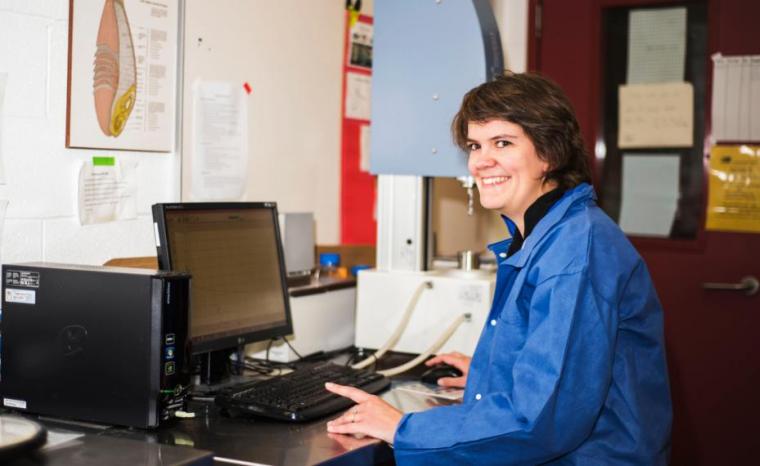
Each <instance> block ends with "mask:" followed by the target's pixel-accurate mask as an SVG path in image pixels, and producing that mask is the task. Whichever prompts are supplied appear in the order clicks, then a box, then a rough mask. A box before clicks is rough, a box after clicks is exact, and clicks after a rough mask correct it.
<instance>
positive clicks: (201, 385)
mask: <svg viewBox="0 0 760 466" xmlns="http://www.w3.org/2000/svg"><path fill="white" fill-rule="evenodd" d="M234 352H235V350H234V349H225V350H218V351H210V352H208V353H204V354H201V355H200V356H199V357H200V358H201V373H200V379H199V381H198V382H197V383H195V385H194V386H193V395H195V396H199V397H212V396H215V395H216V394H217V393H219V392H220V391H221V390H223V389H225V388H227V387H230V386H234V385H239V384H241V383H245V382H252V381H254V380H256V377H255V376H245V375H236V374H233V373H232V372H231V371H230V355H231V354H232V353H234Z"/></svg>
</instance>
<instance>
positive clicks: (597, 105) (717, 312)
mask: <svg viewBox="0 0 760 466" xmlns="http://www.w3.org/2000/svg"><path fill="white" fill-rule="evenodd" d="M663 4H665V5H687V6H688V5H692V6H694V5H696V6H697V7H698V8H702V10H703V13H704V14H703V18H704V28H702V29H700V27H697V28H695V30H694V31H691V32H690V34H691V33H694V34H706V38H705V42H704V43H705V47H706V50H705V52H706V53H705V54H704V55H705V58H704V61H705V62H704V63H703V64H702V65H703V67H702V68H703V70H704V76H701V78H700V77H699V76H697V77H696V80H697V81H699V80H700V79H702V81H703V85H702V87H703V94H702V95H701V97H700V99H701V100H700V102H701V104H702V105H703V109H702V114H701V115H699V116H698V117H699V118H700V119H701V120H703V121H702V123H703V125H704V126H703V134H704V135H707V136H709V126H710V125H709V115H710V109H709V103H710V85H711V77H710V75H711V73H712V65H711V63H710V59H709V56H710V54H712V53H716V52H720V53H722V54H723V55H732V54H760V35H758V33H757V31H758V20H760V1H756V0H708V1H703V2H690V3H688V2H670V1H647V0H573V1H567V0H542V1H541V0H531V1H530V6H531V8H530V12H531V16H530V18H531V28H530V29H531V40H530V42H529V43H530V50H529V67H530V68H531V69H532V70H537V71H540V72H542V73H543V74H545V75H547V76H549V77H551V78H552V79H554V80H556V81H557V82H559V84H560V85H561V86H562V87H563V88H564V89H565V90H566V91H567V93H568V94H569V96H570V98H571V100H572V101H573V104H574V105H575V107H576V111H577V113H578V117H579V120H580V124H581V127H582V128H583V134H584V137H585V139H586V143H587V146H588V148H589V151H590V154H592V159H593V160H592V162H593V163H594V171H595V175H596V183H595V184H596V186H597V190H598V191H601V192H600V194H601V196H602V198H603V199H602V203H603V204H604V202H605V201H604V196H605V195H610V196H611V194H610V193H613V192H614V191H615V189H614V186H612V185H611V183H613V184H614V183H615V182H617V183H619V176H618V178H617V179H616V178H615V174H614V170H609V169H605V162H606V161H608V159H609V156H610V153H609V151H606V152H605V151H604V150H601V151H600V150H599V147H600V144H601V143H603V142H604V129H605V121H604V119H605V118H606V117H605V102H604V99H605V98H606V97H605V96H606V95H609V94H605V92H604V89H605V87H604V86H605V79H607V78H608V76H609V75H608V73H607V70H606V69H605V67H606V66H610V64H609V61H610V60H609V55H606V53H607V51H608V47H609V44H607V43H605V39H606V38H607V37H608V35H607V31H606V29H605V28H606V26H605V24H606V23H605V21H606V18H609V12H610V11H611V10H610V9H616V8H617V9H620V8H623V9H625V8H628V9H630V8H638V7H657V6H662V5H663ZM690 11H691V10H690ZM703 29H704V30H703ZM695 31H696V32H695ZM695 69H699V67H697V68H695ZM695 106H697V107H698V106H699V103H695ZM696 140H697V141H699V143H698V146H699V147H696V149H695V151H696V155H695V156H689V155H688V154H687V156H688V157H692V158H694V157H696V158H695V159H693V160H691V163H696V164H697V165H696V167H697V168H696V170H697V175H699V176H698V177H697V180H696V182H695V183H692V187H693V188H694V189H693V191H694V192H691V193H690V194H689V196H686V198H687V201H686V203H685V204H684V205H680V204H679V209H680V210H684V211H688V210H691V212H697V214H696V215H697V218H695V221H694V222H693V224H694V225H696V226H695V227H694V231H693V232H692V234H685V235H681V236H680V237H678V236H677V235H676V237H671V238H667V239H665V238H663V239H651V238H637V237H633V238H631V239H632V241H633V243H634V244H635V245H636V247H637V249H638V250H639V252H640V253H641V254H642V256H643V257H644V259H645V260H646V262H647V264H648V266H649V269H650V271H651V273H652V276H653V278H654V281H655V284H656V286H657V290H658V293H659V296H660V299H661V301H662V304H663V307H664V309H665V325H666V329H665V332H666V343H667V351H668V363H669V370H670V382H671V392H672V397H673V407H674V422H673V450H672V461H671V464H674V465H729V464H730V465H739V464H758V461H759V460H758V458H757V443H758V441H760V293H758V294H755V295H753V296H747V295H745V294H744V293H743V292H740V291H712V290H706V289H704V288H703V284H704V283H708V282H722V283H738V282H740V281H741V279H742V278H743V277H748V276H754V277H760V234H747V233H724V232H713V231H705V230H704V228H703V225H704V219H705V217H704V211H705V202H706V189H707V183H706V181H705V180H706V176H707V173H706V170H705V169H704V167H706V166H707V157H708V154H709V150H710V146H709V142H707V141H709V137H704V138H702V139H696ZM702 141H706V142H704V143H703V142H702ZM757 145H760V143H758V144H757ZM607 168H609V165H608V167H607ZM700 172H701V173H700ZM610 177H611V178H610ZM610 180H612V181H610ZM616 180H617V181H616ZM600 188H601V189H600ZM671 236H673V235H672V234H671Z"/></svg>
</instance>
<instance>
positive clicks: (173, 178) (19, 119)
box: [0, 0, 527, 264]
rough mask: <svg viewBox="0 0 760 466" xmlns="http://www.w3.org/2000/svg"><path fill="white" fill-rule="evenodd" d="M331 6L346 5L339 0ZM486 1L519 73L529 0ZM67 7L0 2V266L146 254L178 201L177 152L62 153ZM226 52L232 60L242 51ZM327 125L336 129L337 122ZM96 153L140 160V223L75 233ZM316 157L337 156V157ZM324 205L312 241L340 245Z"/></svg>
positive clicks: (50, 0)
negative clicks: (3, 76)
mask: <svg viewBox="0 0 760 466" xmlns="http://www.w3.org/2000/svg"><path fill="white" fill-rule="evenodd" d="M262 1H265V0H262ZM266 1H274V0H266ZM333 1H337V2H338V3H340V4H341V5H342V4H343V2H342V0H333ZM372 4H373V2H372V1H366V2H364V5H363V11H365V12H367V13H370V14H371V11H372ZM492 4H493V6H494V10H495V14H496V18H497V22H498V23H499V27H500V29H501V34H502V41H503V43H504V44H505V54H506V61H507V65H508V67H510V68H511V69H513V70H514V71H522V70H524V67H525V51H526V49H527V47H526V44H527V38H526V36H525V31H526V26H527V24H526V21H527V0H492ZM68 7H69V0H0V73H7V75H8V81H7V86H6V93H5V102H4V105H3V107H2V113H0V125H2V126H0V165H1V166H2V167H3V172H4V182H5V183H4V184H0V199H5V200H8V201H9V205H8V210H7V214H6V218H5V222H4V225H3V230H2V236H0V261H1V262H3V263H9V262H20V261H36V260H46V261H56V262H71V263H80V264H102V263H103V262H105V261H106V260H108V259H110V258H112V257H126V256H145V255H153V254H155V246H154V243H153V229H152V225H151V223H152V222H151V216H150V206H151V205H152V204H153V203H156V202H174V201H178V200H180V172H181V170H180V154H179V152H173V153H163V154H154V153H139V152H120V151H101V150H81V149H66V148H65V147H64V142H65V130H66V128H65V116H66V79H67V77H66V70H67V52H68V37H67V36H68ZM282 21H283V27H284V28H285V29H287V28H288V24H289V21H290V18H289V17H287V16H286V17H283V18H282ZM340 21H342V20H340ZM340 21H338V22H340ZM336 24H337V22H336ZM341 24H342V23H341ZM341 47H342V46H341ZM229 53H231V54H234V55H236V56H237V55H238V54H239V51H235V50H231V51H230V52H229ZM340 53H342V51H341V52H340ZM340 72H341V71H340V69H336V70H335V75H334V76H335V80H336V81H337V80H340V79H341V78H340ZM72 117H73V118H76V116H75V115H74V116H72ZM315 118H319V115H315ZM327 124H328V125H334V126H336V128H335V131H336V132H338V131H339V129H338V128H337V125H339V121H335V122H330V123H327ZM325 131H326V132H330V131H332V129H330V128H326V130H325ZM102 155H107V156H114V157H116V158H117V160H123V161H127V160H129V161H136V162H137V163H138V167H139V168H138V213H139V216H138V218H137V219H136V220H130V221H121V222H113V223H107V224H100V225H87V226H80V225H79V220H78V217H77V199H76V196H77V178H78V177H77V175H78V170H79V167H80V164H81V163H82V162H83V161H85V160H90V159H91V158H92V157H93V156H102ZM321 156H322V157H335V158H336V159H339V157H340V154H339V153H335V154H334V155H330V154H322V155H321ZM323 163H326V164H333V165H334V164H335V163H339V162H336V161H335V160H325V161H323ZM334 172H335V173H334V177H335V179H334V180H332V181H324V182H325V183H327V184H334V185H336V186H337V184H338V183H339V171H338V170H334ZM285 188H286V189H288V190H293V189H297V188H298V187H297V186H289V187H285ZM312 194H313V192H312V191H309V190H307V191H306V194H304V195H305V198H307V199H310V196H311V195H312ZM334 195H335V196H337V194H334ZM292 196H293V195H292V194H291V197H292ZM302 197H303V196H302ZM296 198H297V199H298V200H295V199H296ZM296 198H294V200H293V202H290V203H288V202H285V203H284V204H285V207H287V209H286V210H290V211H298V210H312V209H314V206H313V205H312V204H313V203H314V201H313V200H309V201H304V200H303V199H301V198H298V197H297V196H296ZM326 202H327V204H331V203H332V205H334V206H335V207H334V209H332V210H334V211H323V212H321V215H320V217H319V218H318V223H321V227H320V228H319V230H318V234H317V241H318V242H321V243H331V242H337V237H338V231H337V228H338V219H339V211H338V209H339V205H336V204H335V203H334V201H333V200H328V201H326ZM314 210H318V209H314ZM323 210H324V209H323ZM328 210H329V209H328Z"/></svg>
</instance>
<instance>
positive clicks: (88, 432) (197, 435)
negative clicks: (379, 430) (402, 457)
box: [13, 355, 450, 466]
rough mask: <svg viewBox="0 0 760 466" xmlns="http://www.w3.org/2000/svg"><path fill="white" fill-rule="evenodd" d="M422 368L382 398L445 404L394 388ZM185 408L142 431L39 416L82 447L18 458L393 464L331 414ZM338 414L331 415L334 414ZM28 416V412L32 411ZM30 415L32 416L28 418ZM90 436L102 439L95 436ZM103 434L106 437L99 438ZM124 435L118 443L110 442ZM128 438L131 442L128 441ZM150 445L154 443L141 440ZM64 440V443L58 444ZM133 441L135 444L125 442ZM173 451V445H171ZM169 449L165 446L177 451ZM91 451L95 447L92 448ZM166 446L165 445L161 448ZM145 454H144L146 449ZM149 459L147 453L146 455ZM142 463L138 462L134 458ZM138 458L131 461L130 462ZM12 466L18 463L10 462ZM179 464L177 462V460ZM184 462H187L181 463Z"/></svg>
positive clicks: (402, 404) (385, 452)
mask: <svg viewBox="0 0 760 466" xmlns="http://www.w3.org/2000/svg"><path fill="white" fill-rule="evenodd" d="M389 356H390V357H389V358H387V359H386V358H383V359H384V361H383V362H384V364H382V366H384V367H389V366H393V365H395V364H397V363H399V362H401V361H404V360H406V359H408V356H403V355H402V356H400V357H399V358H397V359H395V360H394V357H393V355H389ZM421 370H422V368H416V369H415V370H414V371H412V374H411V375H409V376H407V377H397V378H394V381H393V385H392V387H391V389H390V390H388V391H386V392H385V393H383V394H381V396H382V398H383V399H385V400H386V401H388V402H389V403H391V404H392V405H394V406H396V407H397V408H399V409H401V410H402V411H404V412H412V411H420V410H424V409H428V408H430V407H432V406H436V405H441V404H449V403H450V402H447V401H440V400H438V399H433V398H430V397H426V396H424V395H418V394H413V393H409V392H406V391H402V390H398V389H396V388H394V387H396V386H398V384H400V383H404V382H405V381H409V380H417V377H418V372H420V371H421ZM187 410H188V411H189V412H194V413H195V417H194V418H191V419H175V420H173V421H170V422H168V423H164V424H162V425H161V426H160V427H159V428H158V429H155V430H143V429H136V428H126V427H108V426H99V427H98V426H87V425H83V424H71V423H59V422H56V421H52V420H41V421H40V422H42V423H43V424H44V425H46V426H47V427H48V429H49V431H56V430H61V431H64V432H69V433H72V432H73V433H80V434H85V435H84V437H80V438H78V439H76V440H74V441H76V442H80V443H79V445H80V447H75V448H70V447H69V448H61V447H57V448H56V449H53V450H50V451H49V452H48V451H45V454H44V455H43V456H45V457H46V459H45V458H43V461H39V460H37V461H35V462H22V463H18V464H22V465H24V466H26V465H34V466H38V465H61V464H77V463H78V462H76V461H75V462H74V463H72V462H70V461H71V458H74V457H76V456H77V455H76V454H74V456H72V452H76V451H77V450H76V448H82V447H81V445H84V447H88V448H95V447H97V448H98V449H97V451H98V452H100V453H101V454H102V452H103V447H100V445H101V444H108V443H109V442H110V443H112V444H113V445H112V446H110V447H108V448H110V449H108V450H106V452H107V453H109V454H112V455H113V456H114V458H120V459H124V460H126V458H128V457H130V456H129V455H127V454H126V453H127V450H129V452H130V453H131V452H132V450H135V451H145V452H148V451H149V452H153V453H151V454H154V453H155V454H157V455H158V457H159V462H156V463H150V464H171V463H166V462H162V461H161V460H160V458H161V456H162V454H163V455H166V456H164V458H168V457H169V455H168V454H167V453H162V450H161V445H164V446H169V447H171V446H177V447H190V448H191V449H187V454H188V456H189V457H192V458H195V457H197V458H202V456H203V455H202V454H203V453H204V452H203V450H206V451H211V452H213V456H214V459H215V462H214V464H219V465H222V464H230V462H229V461H225V460H227V459H228V460H233V462H232V463H233V464H254V465H262V464H266V465H302V464H303V465H306V464H330V465H338V466H340V465H355V464H379V465H391V464H394V460H393V450H392V449H391V448H390V447H389V446H388V445H387V444H385V443H384V442H381V441H378V440H375V439H371V438H363V439H358V438H354V437H352V436H344V435H334V434H328V433H327V429H326V425H325V424H326V423H327V421H328V420H329V419H330V418H324V419H320V420H318V421H313V422H307V423H287V422H279V421H272V420H268V419H262V418H255V417H249V416H237V417H230V416H228V415H225V414H222V413H221V412H220V409H219V408H218V407H217V406H216V405H215V404H214V403H213V402H210V401H198V400H192V401H190V403H189V405H188V409H187ZM339 414H340V413H338V414H336V415H334V416H332V418H334V417H337V416H338V415H339ZM30 417H31V416H30ZM32 419H34V418H33V417H32ZM93 437H100V438H101V439H97V440H93ZM103 438H105V439H103ZM108 439H110V440H113V441H118V440H122V442H121V443H122V445H119V444H118V442H112V441H109V440H108ZM130 440H131V442H130ZM144 444H149V445H152V446H150V447H149V446H148V445H144ZM62 445H68V444H62ZM129 445H132V446H133V447H131V448H130V447H129ZM173 450H177V449H173ZM173 450H172V448H169V449H168V451H170V452H173V453H176V451H173ZM93 451H94V450H93ZM164 451H167V449H164ZM144 454H147V453H144ZM146 458H147V457H146ZM138 463H140V462H138ZM138 463H134V462H132V463H129V464H130V466H132V465H134V464H138ZM13 464H14V466H15V465H16V464H17V463H13ZM110 464H114V465H116V464H118V465H121V464H125V465H126V464H128V463H125V462H123V461H114V462H113V463H110ZM178 464H179V463H178ZM181 464H185V463H181Z"/></svg>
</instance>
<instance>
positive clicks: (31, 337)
mask: <svg viewBox="0 0 760 466" xmlns="http://www.w3.org/2000/svg"><path fill="white" fill-rule="evenodd" d="M2 277H3V278H2V280H3V281H2V290H3V294H2V296H3V306H2V321H1V322H0V337H1V338H2V344H1V346H0V393H2V399H3V406H5V407H6V408H12V409H16V410H19V411H23V412H30V413H37V414H41V415H46V416H52V417H60V418H69V419H76V420H83V421H91V422H96V423H106V424H118V425H126V426H133V427H141V428H151V427H156V426H158V425H159V423H160V422H161V421H163V420H166V419H169V418H170V417H172V416H173V415H174V412H175V411H176V410H177V409H181V408H182V406H183V404H184V398H185V395H186V393H187V387H188V384H189V375H188V374H187V371H186V370H185V369H186V358H187V357H188V351H187V348H186V344H187V331H188V330H187V329H188V306H189V296H190V295H189V287H190V276H189V275H188V274H183V273H172V272H161V271H158V272H157V271H155V270H147V269H130V268H119V267H91V266H79V265H64V264H52V263H28V264H5V265H3V267H2Z"/></svg>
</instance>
